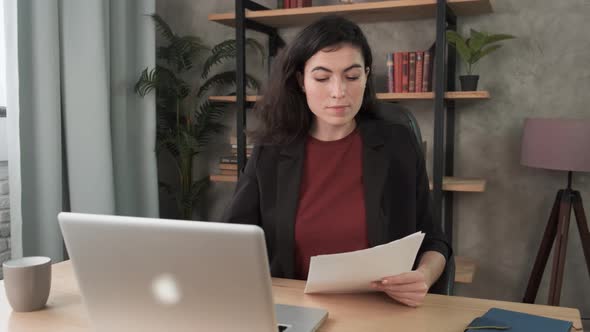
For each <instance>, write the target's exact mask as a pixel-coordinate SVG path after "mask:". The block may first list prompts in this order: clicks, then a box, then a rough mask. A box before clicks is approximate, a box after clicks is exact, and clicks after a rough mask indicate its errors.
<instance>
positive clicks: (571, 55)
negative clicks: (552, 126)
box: [157, 0, 590, 317]
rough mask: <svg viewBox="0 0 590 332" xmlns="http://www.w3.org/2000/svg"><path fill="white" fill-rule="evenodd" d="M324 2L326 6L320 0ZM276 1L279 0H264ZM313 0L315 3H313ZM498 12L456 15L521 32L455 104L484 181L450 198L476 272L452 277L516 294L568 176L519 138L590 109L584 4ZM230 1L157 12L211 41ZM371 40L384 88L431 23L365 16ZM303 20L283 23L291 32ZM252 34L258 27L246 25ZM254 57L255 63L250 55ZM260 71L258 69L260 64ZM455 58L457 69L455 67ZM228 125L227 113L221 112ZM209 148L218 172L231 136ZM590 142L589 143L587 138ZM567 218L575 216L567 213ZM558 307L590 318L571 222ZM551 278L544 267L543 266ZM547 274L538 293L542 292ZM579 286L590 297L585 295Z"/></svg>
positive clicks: (461, 249)
mask: <svg viewBox="0 0 590 332" xmlns="http://www.w3.org/2000/svg"><path fill="white" fill-rule="evenodd" d="M327 2H329V0H324V1H322V2H321V3H327ZM261 3H263V4H267V5H273V4H274V1H263V2H261ZM319 3H320V1H314V4H319ZM492 5H493V7H494V13H493V14H490V15H485V16H480V17H471V18H460V19H459V28H460V30H461V31H469V28H470V27H474V28H476V29H478V30H486V31H489V32H493V33H511V34H514V35H516V36H517V37H518V39H516V40H512V41H508V42H506V43H505V45H504V47H503V48H502V49H500V50H499V51H498V52H497V53H495V54H493V55H491V56H490V57H489V58H486V59H483V60H482V61H481V63H480V64H479V65H478V66H477V67H476V70H477V73H479V74H480V75H481V78H480V89H485V90H488V91H489V92H490V93H491V96H492V99H491V100H489V101H483V102H460V103H458V109H457V125H456V155H455V173H456V174H457V175H459V176H466V177H483V178H485V179H487V180H488V187H487V190H486V192H485V193H458V194H456V195H455V234H454V239H455V243H454V247H455V252H456V253H457V254H458V255H463V256H469V257H472V258H474V259H476V260H477V262H478V271H477V274H476V277H475V281H474V282H473V283H472V284H469V285H458V286H457V292H456V293H457V295H462V296H470V297H481V298H490V299H499V300H510V301H520V300H521V298H522V296H523V294H524V288H525V286H526V283H527V280H528V276H529V273H530V270H531V268H532V265H533V261H534V257H535V254H536V252H537V249H538V246H539V244H540V240H541V236H542V233H543V230H544V227H545V223H546V221H547V217H548V215H549V212H550V208H551V204H552V202H553V199H554V197H555V194H556V191H557V190H558V189H560V188H562V187H564V186H565V185H566V174H565V173H563V172H557V171H547V170H540V169H532V168H526V167H523V166H521V165H520V138H521V132H522V125H523V120H524V119H525V118H527V117H573V118H575V117H589V116H590V110H589V109H588V102H589V101H590V97H588V93H587V92H588V91H590V66H589V65H588V59H590V37H589V36H588V33H587V32H588V31H590V20H588V17H590V1H587V0H568V1H553V0H504V1H493V2H492ZM232 10H233V1H197V0H166V1H164V0H161V1H158V2H157V11H158V13H159V14H160V15H162V16H163V17H164V18H165V19H167V20H168V21H169V22H172V25H173V26H174V27H175V28H176V29H177V30H179V31H180V32H183V33H193V34H196V35H198V36H201V37H203V38H204V39H205V40H206V41H207V42H208V43H209V44H214V43H216V42H219V41H221V40H223V39H225V38H232V37H233V33H234V32H233V30H232V29H230V28H228V27H225V26H221V25H219V24H216V23H212V22H209V21H208V20H207V15H208V14H209V13H220V12H226V11H232ZM362 28H363V30H364V31H365V33H366V35H367V37H368V39H369V42H370V43H371V45H372V47H373V52H374V57H375V59H376V60H375V61H376V68H375V73H377V77H376V81H377V86H378V87H379V88H380V91H383V90H385V80H386V71H385V55H386V53H388V52H393V51H401V50H418V49H424V48H427V47H428V46H429V45H430V44H431V43H432V41H433V40H434V38H435V36H434V21H433V20H425V21H412V22H394V23H378V24H365V25H362ZM298 30H299V29H285V30H282V31H281V34H282V35H283V37H284V38H285V39H286V40H287V41H289V40H291V39H292V37H293V36H294V34H295V33H296V32H297V31H298ZM248 36H255V37H260V40H261V41H265V38H264V37H263V36H260V35H259V34H257V33H249V34H248ZM253 65H259V63H255V64H253ZM249 68H254V69H252V70H253V73H256V72H257V73H258V74H259V76H260V77H263V76H265V71H264V70H263V69H261V68H260V66H259V67H258V68H256V67H249ZM462 69H463V68H462V66H459V70H462ZM404 107H406V108H408V109H411V110H412V111H414V114H415V115H416V116H417V118H418V120H419V122H420V125H421V128H422V132H423V135H424V137H425V138H426V140H427V141H428V147H429V150H430V151H429V156H428V159H429V164H430V161H431V159H432V149H431V147H432V146H433V144H432V123H433V112H432V110H431V109H432V106H431V103H429V102H414V103H405V104H404ZM227 121H228V124H229V125H230V126H233V122H234V118H233V116H232V115H231V114H228V118H227ZM220 139H221V140H222V142H223V143H219V144H216V145H214V146H212V152H211V153H209V156H208V158H209V159H208V160H203V161H202V164H203V165H206V166H202V167H203V168H205V167H209V169H210V171H211V172H215V169H216V166H217V162H216V161H217V157H218V156H220V155H223V154H227V152H228V151H229V147H228V145H227V144H225V143H226V142H227V138H226V137H225V136H221V137H220ZM589 149H590V142H589ZM574 186H575V188H577V189H578V190H580V191H581V193H582V196H583V197H584V198H585V199H586V202H585V205H584V207H585V209H586V211H587V214H588V213H589V212H590V176H589V175H588V174H576V175H575V177H574ZM232 191H233V185H232V184H223V183H220V184H214V185H213V186H212V188H211V190H210V194H209V197H208V202H207V203H206V204H205V206H206V207H207V208H208V209H207V211H201V216H203V218H207V219H210V220H218V219H219V218H220V216H221V213H222V211H223V209H224V208H225V206H226V205H227V203H228V202H229V199H230V198H231V193H232ZM572 222H573V220H572ZM571 226H572V227H571V233H570V243H569V247H568V254H567V263H566V271H565V281H564V287H563V292H562V305H564V306H571V307H576V308H580V309H581V311H582V315H583V316H586V317H588V316H590V297H588V294H590V279H589V276H588V272H587V270H586V268H585V265H584V257H583V254H582V248H581V244H580V238H579V236H578V234H577V228H576V226H575V225H574V224H572V225H571ZM545 275H546V276H547V275H548V272H547V273H546V274H545ZM547 289H548V278H547V277H545V278H544V279H543V282H542V289H541V292H540V294H539V296H538V300H537V302H539V303H545V302H546V299H547ZM582 294H585V296H584V295H582Z"/></svg>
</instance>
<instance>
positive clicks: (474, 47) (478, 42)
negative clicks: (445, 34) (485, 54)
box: [467, 29, 487, 51]
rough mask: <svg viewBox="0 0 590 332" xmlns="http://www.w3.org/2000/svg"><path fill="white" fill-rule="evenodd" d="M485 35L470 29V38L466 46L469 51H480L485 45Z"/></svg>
mask: <svg viewBox="0 0 590 332" xmlns="http://www.w3.org/2000/svg"><path fill="white" fill-rule="evenodd" d="M486 39H487V35H486V34H484V33H481V32H479V31H476V30H474V29H471V38H469V42H468V43H467V45H468V46H469V48H470V49H471V51H479V50H481V48H482V46H483V45H484V44H485V43H486Z"/></svg>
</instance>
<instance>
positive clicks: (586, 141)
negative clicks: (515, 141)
mask: <svg viewBox="0 0 590 332" xmlns="http://www.w3.org/2000/svg"><path fill="white" fill-rule="evenodd" d="M520 163H521V164H522V165H525V166H529V167H537V168H546V169H554V170H562V171H576V172H590V119H584V120H574V119H526V120H525V123H524V130H523V136H522V151H521V160H520Z"/></svg>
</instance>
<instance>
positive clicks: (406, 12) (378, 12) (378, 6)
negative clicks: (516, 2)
mask: <svg viewBox="0 0 590 332" xmlns="http://www.w3.org/2000/svg"><path fill="white" fill-rule="evenodd" d="M447 3H448V5H449V7H450V9H451V10H452V11H453V12H454V13H455V15H457V16H475V15H483V14H487V13H491V12H492V6H491V4H490V0H448V1H447ZM245 14H246V15H245V18H246V19H248V20H252V21H254V22H257V23H260V24H264V25H266V26H269V27H273V28H279V29H280V28H288V27H297V26H305V25H308V24H309V23H311V22H313V21H315V20H317V19H319V18H320V17H322V16H325V15H331V14H333V15H341V16H344V17H346V18H348V19H350V20H352V21H355V22H357V23H372V22H388V21H403V20H419V19H426V18H434V17H435V15H436V0H393V1H375V2H365V3H352V4H341V5H328V6H314V7H305V8H285V9H269V10H259V11H248V10H247V11H246V13H245ZM208 18H209V21H213V22H217V23H220V24H223V25H226V26H230V27H235V25H236V15H235V13H220V14H210V15H209V17H208Z"/></svg>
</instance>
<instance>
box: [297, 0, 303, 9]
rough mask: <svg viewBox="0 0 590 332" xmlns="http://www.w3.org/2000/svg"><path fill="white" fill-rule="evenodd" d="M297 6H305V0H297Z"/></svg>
mask: <svg viewBox="0 0 590 332" xmlns="http://www.w3.org/2000/svg"><path fill="white" fill-rule="evenodd" d="M297 8H303V0H297Z"/></svg>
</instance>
